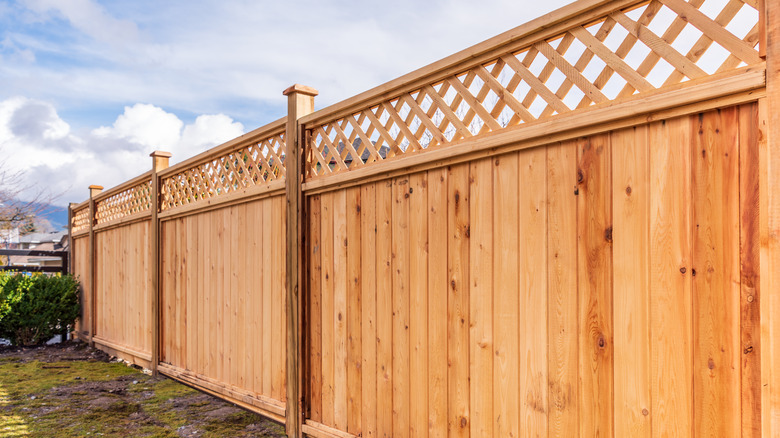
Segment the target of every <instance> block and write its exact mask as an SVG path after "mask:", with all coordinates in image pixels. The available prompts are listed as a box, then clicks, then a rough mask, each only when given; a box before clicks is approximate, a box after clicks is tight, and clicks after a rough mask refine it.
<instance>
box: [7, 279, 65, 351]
mask: <svg viewBox="0 0 780 438" xmlns="http://www.w3.org/2000/svg"><path fill="white" fill-rule="evenodd" d="M78 286H79V285H78V281H76V279H75V278H73V276H71V275H65V276H59V275H57V276H46V275H32V276H29V275H23V274H15V275H12V274H7V273H4V274H0V338H5V339H8V340H9V341H10V342H11V344H12V345H24V346H28V345H40V344H43V343H45V342H46V341H48V340H49V339H51V338H52V337H54V335H56V334H59V333H62V332H64V331H65V330H64V329H65V328H66V327H67V326H73V323H74V322H75V321H76V318H78V316H79V298H78Z"/></svg>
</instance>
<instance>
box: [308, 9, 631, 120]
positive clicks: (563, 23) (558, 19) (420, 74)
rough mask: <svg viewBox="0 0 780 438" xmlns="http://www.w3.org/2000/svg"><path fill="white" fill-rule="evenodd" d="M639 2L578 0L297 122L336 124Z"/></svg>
mask: <svg viewBox="0 0 780 438" xmlns="http://www.w3.org/2000/svg"><path fill="white" fill-rule="evenodd" d="M642 3H645V1H640V0H613V1H604V0H579V1H576V2H574V3H572V4H570V5H568V6H564V7H562V8H560V9H557V10H555V11H552V12H550V13H548V14H545V15H542V16H541V17H539V18H537V19H535V20H531V21H529V22H527V23H525V24H523V25H520V26H518V27H516V28H514V29H512V30H509V31H507V32H504V33H502V34H500V35H498V36H495V37H493V38H490V39H488V40H486V41H484V42H482V43H479V44H477V45H474V46H472V47H469V48H467V49H465V50H462V51H460V52H458V53H455V54H453V55H450V56H448V57H446V58H444V59H441V60H439V61H437V62H434V63H433V64H430V65H428V66H425V67H423V68H420V69H418V70H415V71H413V72H411V73H409V74H406V75H403V76H401V77H399V78H397V79H394V80H392V81H390V82H387V83H385V84H383V85H380V86H378V87H375V88H372V89H371V90H368V91H366V92H363V93H360V94H358V95H356V96H354V97H352V98H349V99H346V100H344V101H342V102H339V103H337V104H334V105H331V106H329V107H327V108H324V109H322V110H319V111H316V112H314V113H312V114H310V115H308V116H306V117H303V118H302V119H301V123H302V124H304V125H306V127H307V128H308V127H310V126H314V125H321V124H324V123H327V122H330V121H333V120H337V119H339V118H341V117H343V116H345V115H348V114H350V113H355V112H358V111H360V109H362V108H366V107H372V106H375V105H378V104H380V103H381V102H384V101H389V100H393V99H394V98H397V97H399V96H401V95H403V94H404V93H409V92H413V91H415V90H418V89H420V88H422V87H423V86H425V85H427V84H434V83H436V82H438V81H441V80H443V79H444V78H446V77H448V76H452V75H455V74H459V73H461V72H464V71H467V70H470V69H472V68H474V67H476V66H478V65H480V64H483V63H485V62H488V61H490V60H491V59H496V58H498V57H500V56H501V55H504V54H506V53H512V52H515V51H518V50H521V49H523V48H526V47H529V46H531V45H533V44H534V43H537V42H539V41H543V40H548V39H550V38H551V37H555V36H557V35H560V34H562V33H564V32H565V31H567V30H569V29H571V28H573V27H577V26H583V25H588V24H590V23H592V22H593V21H595V20H598V19H600V18H602V17H606V16H608V15H609V14H611V13H612V12H615V11H619V10H623V9H626V8H629V7H632V6H636V5H640V4H642Z"/></svg>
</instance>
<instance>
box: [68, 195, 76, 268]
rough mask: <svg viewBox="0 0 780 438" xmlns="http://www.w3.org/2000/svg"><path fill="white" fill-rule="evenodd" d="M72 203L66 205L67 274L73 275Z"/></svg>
mask: <svg viewBox="0 0 780 438" xmlns="http://www.w3.org/2000/svg"><path fill="white" fill-rule="evenodd" d="M73 205H74V204H73V203H72V202H69V203H68V266H67V267H66V268H67V270H68V274H73Z"/></svg>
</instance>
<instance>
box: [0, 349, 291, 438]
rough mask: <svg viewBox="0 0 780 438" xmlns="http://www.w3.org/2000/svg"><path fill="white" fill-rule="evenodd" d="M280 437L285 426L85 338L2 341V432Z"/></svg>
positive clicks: (26, 434) (1, 434) (9, 434)
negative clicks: (38, 343) (20, 344)
mask: <svg viewBox="0 0 780 438" xmlns="http://www.w3.org/2000/svg"><path fill="white" fill-rule="evenodd" d="M83 436H103V437H136V436H138V437H225V436H229V437H280V436H284V428H283V427H282V426H280V425H278V424H276V423H274V422H271V421H269V420H265V419H264V418H263V417H260V416H258V415H255V414H252V413H249V412H246V411H244V410H242V409H239V408H236V407H235V406H233V405H231V404H229V403H225V402H222V401H220V400H218V399H216V398H214V397H211V396H209V395H206V394H202V393H199V392H197V391H195V390H193V389H190V388H188V387H187V386H184V385H181V384H179V383H177V382H174V381H172V380H169V379H166V378H164V377H151V376H150V375H147V374H144V373H143V372H141V371H140V370H137V369H135V368H132V367H129V366H127V365H125V364H123V363H119V362H116V361H111V360H110V358H109V357H108V356H107V355H106V354H104V353H103V352H101V351H98V350H95V349H92V348H89V347H88V346H87V345H85V344H83V343H67V344H61V345H51V346H46V347H40V348H32V349H29V348H28V349H18V348H11V347H0V437H47V438H48V437H83Z"/></svg>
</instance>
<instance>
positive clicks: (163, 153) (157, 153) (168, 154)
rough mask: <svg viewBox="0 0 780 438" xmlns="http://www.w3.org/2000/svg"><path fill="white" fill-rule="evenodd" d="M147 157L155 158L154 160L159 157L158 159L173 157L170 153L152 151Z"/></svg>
mask: <svg viewBox="0 0 780 438" xmlns="http://www.w3.org/2000/svg"><path fill="white" fill-rule="evenodd" d="M149 156H150V157H155V158H157V157H160V158H171V157H172V156H173V154H171V153H170V152H165V151H154V152H152V153H151V154H149Z"/></svg>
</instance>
